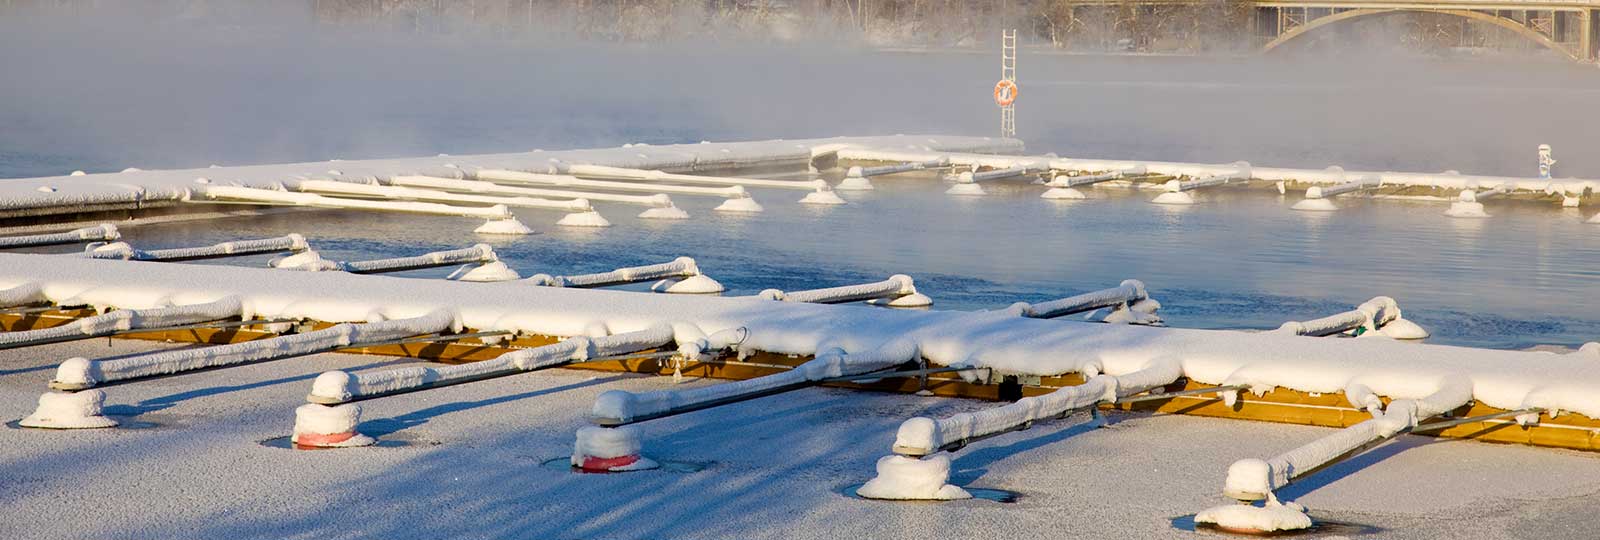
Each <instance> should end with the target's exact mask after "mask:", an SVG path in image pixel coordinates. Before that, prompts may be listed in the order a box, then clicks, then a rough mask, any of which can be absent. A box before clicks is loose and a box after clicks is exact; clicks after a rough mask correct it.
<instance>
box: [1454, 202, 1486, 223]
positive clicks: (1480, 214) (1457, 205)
mask: <svg viewBox="0 0 1600 540" xmlns="http://www.w3.org/2000/svg"><path fill="white" fill-rule="evenodd" d="M1444 215H1446V216H1450V217H1453V218H1469V219H1476V218H1486V217H1489V213H1488V212H1485V211H1484V210H1483V203H1481V202H1475V201H1456V202H1453V203H1450V209H1448V210H1445V211H1444Z"/></svg>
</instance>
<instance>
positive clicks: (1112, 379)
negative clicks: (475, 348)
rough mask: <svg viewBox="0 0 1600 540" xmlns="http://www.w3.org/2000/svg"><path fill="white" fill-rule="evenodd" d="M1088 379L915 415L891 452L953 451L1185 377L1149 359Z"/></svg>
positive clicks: (1174, 366)
mask: <svg viewBox="0 0 1600 540" xmlns="http://www.w3.org/2000/svg"><path fill="white" fill-rule="evenodd" d="M1085 375H1088V376H1089V377H1088V379H1089V380H1088V381H1086V382H1084V383H1083V384H1080V385H1077V386H1068V387H1065V388H1061V389H1058V390H1056V391H1054V392H1051V393H1049V394H1045V395H1042V396H1034V397H1025V398H1022V399H1020V400H1018V401H1017V402H1015V403H1011V404H1009V405H1004V406H1000V407H995V408H992V409H985V410H982V411H978V412H974V413H959V414H955V415H952V416H948V417H945V418H941V419H938V420H934V419H932V418H927V417H921V416H919V417H916V418H912V419H909V420H906V421H905V422H903V423H901V424H900V429H899V431H897V432H896V433H895V441H894V447H893V451H894V453H896V454H900V455H905V456H926V455H929V454H933V453H936V452H940V451H945V450H949V451H954V450H956V449H959V448H961V447H964V446H966V445H967V444H968V443H970V442H973V441H976V440H979V439H983V438H987V437H991V436H994V435H998V434H1001V433H1005V432H1009V431H1014V430H1017V429H1022V428H1025V427H1027V426H1029V425H1031V424H1033V422H1034V421H1037V420H1042V419H1046V418H1050V417H1057V416H1062V415H1064V414H1067V413H1070V412H1072V411H1076V410H1079V409H1083V408H1087V407H1094V406H1097V405H1099V404H1101V403H1116V402H1117V400H1118V399H1119V398H1124V397H1128V396H1132V395H1134V394H1138V393H1141V392H1145V391H1148V390H1150V389H1152V388H1156V387H1160V386H1166V385H1168V384H1172V382H1173V381H1176V380H1178V378H1179V377H1182V376H1183V369H1182V366H1181V365H1180V363H1179V362H1178V361H1176V360H1173V359H1162V360H1156V361H1152V362H1150V363H1149V364H1148V365H1146V366H1145V367H1144V368H1143V369H1140V370H1138V371H1135V372H1132V373H1128V374H1125V375H1122V376H1120V377H1119V376H1113V375H1094V374H1092V373H1086V374H1085Z"/></svg>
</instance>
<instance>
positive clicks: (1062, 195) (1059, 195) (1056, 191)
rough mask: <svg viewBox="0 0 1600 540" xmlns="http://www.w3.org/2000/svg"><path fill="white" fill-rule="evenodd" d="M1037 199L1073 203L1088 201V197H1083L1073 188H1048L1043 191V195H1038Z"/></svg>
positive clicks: (1081, 193)
mask: <svg viewBox="0 0 1600 540" xmlns="http://www.w3.org/2000/svg"><path fill="white" fill-rule="evenodd" d="M1039 198H1041V199H1054V200H1064V201H1074V200H1083V199H1088V198H1089V196H1088V195H1084V194H1083V192H1082V191H1078V190H1076V189H1073V188H1050V189H1047V190H1045V191H1044V193H1040V194H1039Z"/></svg>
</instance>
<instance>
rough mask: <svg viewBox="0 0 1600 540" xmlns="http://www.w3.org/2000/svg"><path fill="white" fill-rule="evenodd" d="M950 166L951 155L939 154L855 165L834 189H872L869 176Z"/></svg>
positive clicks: (846, 172)
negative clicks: (921, 157)
mask: <svg viewBox="0 0 1600 540" xmlns="http://www.w3.org/2000/svg"><path fill="white" fill-rule="evenodd" d="M949 166H950V157H949V156H939V157H937V158H934V159H930V160H927V161H914V162H908V163H900V164H897V165H883V166H878V167H861V166H855V167H850V169H849V170H847V171H845V173H844V180H840V181H839V185H838V186H835V187H834V189H837V190H839V191H871V190H873V189H875V188H874V187H873V186H872V181H871V180H868V178H871V177H874V176H883V175H887V174H898V173H903V172H911V171H922V170H928V169H938V168H943V167H949Z"/></svg>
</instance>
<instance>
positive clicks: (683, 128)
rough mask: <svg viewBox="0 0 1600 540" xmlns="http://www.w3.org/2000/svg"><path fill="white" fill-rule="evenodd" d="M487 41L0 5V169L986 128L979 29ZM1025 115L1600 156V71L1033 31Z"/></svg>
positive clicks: (1457, 162) (1093, 152) (1458, 156)
mask: <svg viewBox="0 0 1600 540" xmlns="http://www.w3.org/2000/svg"><path fill="white" fill-rule="evenodd" d="M837 36H838V35H837V33H836V31H835V30H831V29H830V30H818V31H816V32H815V33H814V34H807V35H804V36H802V37H800V38H798V39H796V40H792V41H787V42H782V41H775V40H740V39H715V40H713V39H703V40H695V39H676V40H668V41H664V42H659V43H628V44H617V43H600V42H584V41H575V40H572V39H568V38H563V37H559V35H556V36H551V37H546V38H543V39H501V38H497V37H492V36H482V35H477V34H475V33H473V32H457V33H452V34H448V35H430V34H410V33H396V32H393V31H373V30H372V29H365V28H360V27H349V26H332V25H315V24H312V23H310V21H309V20H308V19H307V18H306V17H305V16H304V14H298V13H294V10H284V9H278V10H273V11H271V12H261V13H256V12H249V11H243V12H238V13H235V14H234V17H233V18H231V19H228V20H225V21H218V20H204V21H192V20H178V19H165V18H155V17H151V16H148V15H145V16H139V14H138V12H137V10H135V11H133V12H121V13H116V12H111V11H104V10H101V11H92V12H87V11H80V12H79V14H78V15H76V16H70V17H62V16H50V17H35V16H28V17H22V16H11V17H6V18H3V19H0V70H3V71H0V73H3V75H0V177H23V176H38V175H51V174H62V173H65V172H67V171H71V170H73V169H83V170H90V171H106V170H118V169H121V168H124V167H130V166H136V167H141V168H169V167H185V166H203V165H207V164H212V163H218V164H248V163H261V162H285V161H304V160H320V159H328V158H345V159H355V158H364V157H385V156H406V155H431V154H436V153H452V154H461V153H481V152H502V151H524V150H530V149H533V148H546V149H555V148H576V147H592V146H614V145H620V144H622V143H628V142H648V143H676V142H696V141H699V140H736V139H755V138H801V137H818V136H832V135H861V134H882V133H913V132H930V133H932V132H936V133H948V134H970V135H990V134H996V133H997V131H998V113H997V111H996V109H995V107H994V105H993V103H992V102H991V101H990V96H989V92H990V88H991V85H992V84H993V83H994V80H995V79H996V78H997V76H998V74H999V69H998V59H997V58H996V57H997V54H991V53H990V51H988V50H981V51H966V52H963V51H953V52H921V53H914V52H884V51H878V50H873V49H870V48H867V47H866V46H864V45H861V44H859V43H857V42H853V41H851V40H847V39H838V37H837ZM1019 80H1020V83H1021V87H1022V92H1021V98H1020V100H1019V102H1018V122H1017V124H1018V131H1019V133H1018V134H1019V136H1020V137H1021V138H1023V139H1024V140H1026V141H1027V143H1028V145H1029V148H1030V150H1032V151H1034V152H1038V153H1044V152H1056V153H1058V154H1061V155H1067V156H1079V157H1106V158H1139V159H1165V160H1187V161H1211V162H1231V161H1236V160H1246V161H1250V162H1252V163H1255V164H1257V165H1282V166H1306V167H1324V166H1328V165H1342V166H1345V167H1347V168H1375V169H1394V170H1421V171H1437V170H1444V169H1456V170H1460V171H1461V172H1463V173H1486V174H1488V173H1492V174H1517V175H1532V174H1533V173H1534V147H1535V146H1537V145H1538V144H1541V143H1548V144H1551V145H1553V146H1554V147H1555V153H1556V157H1557V158H1558V159H1559V160H1560V163H1559V164H1558V165H1557V174H1558V176H1585V177H1600V155H1596V153H1595V152H1592V151H1591V150H1590V148H1591V147H1592V145H1594V144H1595V142H1594V141H1597V140H1600V127H1596V126H1600V110H1597V108H1596V107H1593V103H1595V102H1596V100H1597V99H1600V70H1597V69H1595V68H1594V67H1593V66H1577V65H1571V64H1563V63H1551V62H1548V61H1538V62H1535V61H1531V60H1530V61H1526V62H1524V61H1520V60H1517V59H1516V58H1497V59H1471V60H1452V61H1439V60H1428V59H1424V58H1417V57H1406V56H1400V55H1382V56H1373V55H1365V56H1351V55H1345V56H1329V55H1319V56H1310V55H1288V56H1270V57H1260V56H1248V57H1162V56H1091V55H1069V54H1060V53H1053V52H1051V51H1045V50H1037V51H1036V50H1033V49H1029V50H1025V51H1024V52H1023V53H1022V56H1021V60H1020V66H1019Z"/></svg>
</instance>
